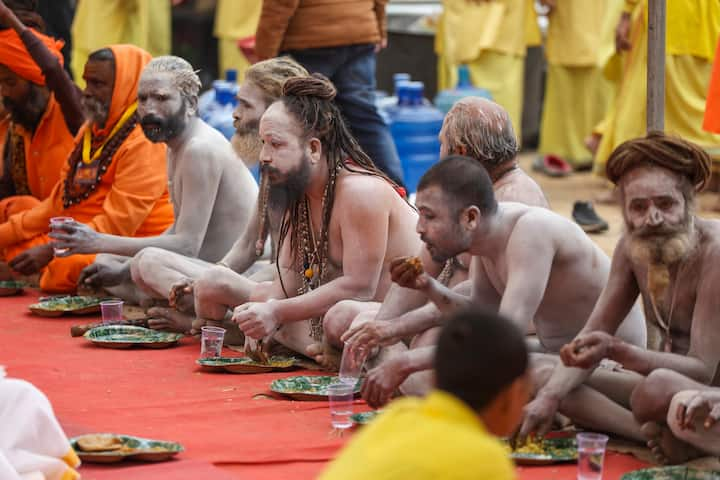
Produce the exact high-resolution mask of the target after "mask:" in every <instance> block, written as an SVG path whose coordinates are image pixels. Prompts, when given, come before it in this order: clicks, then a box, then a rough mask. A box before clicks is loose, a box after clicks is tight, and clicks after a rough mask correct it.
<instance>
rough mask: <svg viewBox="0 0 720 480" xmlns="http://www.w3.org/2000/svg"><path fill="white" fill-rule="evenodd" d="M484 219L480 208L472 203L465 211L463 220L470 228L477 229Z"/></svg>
mask: <svg viewBox="0 0 720 480" xmlns="http://www.w3.org/2000/svg"><path fill="white" fill-rule="evenodd" d="M481 219H482V213H480V209H479V208H478V207H476V206H475V205H471V206H469V207H467V208H466V209H465V211H464V212H463V222H464V223H465V226H466V227H467V229H468V230H475V229H476V228H477V226H478V224H479V223H480V220H481Z"/></svg>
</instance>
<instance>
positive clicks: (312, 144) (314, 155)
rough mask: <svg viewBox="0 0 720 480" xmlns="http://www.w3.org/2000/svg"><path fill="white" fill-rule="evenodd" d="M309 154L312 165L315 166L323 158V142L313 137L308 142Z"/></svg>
mask: <svg viewBox="0 0 720 480" xmlns="http://www.w3.org/2000/svg"><path fill="white" fill-rule="evenodd" d="M308 153H309V156H310V163H312V164H315V163H317V162H319V161H320V158H321V157H322V142H321V141H320V139H319V138H315V137H313V138H311V139H310V140H309V141H308Z"/></svg>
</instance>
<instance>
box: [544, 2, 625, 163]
mask: <svg viewBox="0 0 720 480" xmlns="http://www.w3.org/2000/svg"><path fill="white" fill-rule="evenodd" d="M613 3H614V5H613ZM612 7H614V8H612ZM621 7H622V3H620V2H617V1H614V2H613V0H573V1H572V2H568V1H560V2H558V3H557V5H556V7H555V8H554V9H553V10H552V11H551V13H550V16H549V26H548V30H547V43H546V48H545V53H546V55H547V60H548V72H547V81H546V84H545V98H544V100H543V110H542V112H543V113H542V121H541V126H540V146H539V147H538V150H539V151H540V153H542V154H554V155H559V156H561V157H563V158H565V160H567V161H568V162H569V163H570V164H571V165H572V166H573V167H581V166H585V165H590V164H591V163H592V156H591V154H590V152H589V151H588V149H587V148H586V147H585V143H584V139H585V137H587V136H588V135H589V134H590V133H591V132H592V131H593V128H594V127H595V126H596V125H597V124H598V123H599V122H600V121H601V120H602V119H603V117H604V116H605V112H606V111H607V109H608V108H609V106H610V102H611V100H612V94H613V87H612V84H611V83H610V82H608V81H607V80H606V79H605V78H604V77H603V74H602V70H601V68H600V65H602V62H603V56H604V55H605V53H606V52H605V51H604V49H603V47H604V44H605V43H606V40H605V37H606V35H607V28H606V27H607V25H608V24H610V23H611V22H612V23H614V24H617V21H618V19H619V17H620V8H621ZM598 19H600V20H601V21H598Z"/></svg>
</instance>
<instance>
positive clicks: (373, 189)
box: [336, 172, 400, 208]
mask: <svg viewBox="0 0 720 480" xmlns="http://www.w3.org/2000/svg"><path fill="white" fill-rule="evenodd" d="M336 195H337V197H336V198H337V200H338V201H339V202H342V203H352V204H357V205H366V206H372V207H373V208H377V207H381V206H385V208H389V207H390V205H391V204H390V203H389V202H388V199H390V198H392V197H393V196H394V197H398V198H400V196H399V194H398V193H397V192H396V191H395V189H394V188H393V186H392V185H391V184H390V183H389V182H388V181H387V180H385V179H384V178H382V177H378V176H376V175H369V174H363V173H353V172H349V173H344V174H341V175H339V176H338V179H337V185H336Z"/></svg>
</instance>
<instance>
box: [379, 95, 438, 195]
mask: <svg viewBox="0 0 720 480" xmlns="http://www.w3.org/2000/svg"><path fill="white" fill-rule="evenodd" d="M423 91H424V85H423V83H422V82H408V83H406V84H403V85H400V88H399V91H398V105H397V107H396V108H394V109H391V110H390V112H389V115H390V117H391V123H390V131H391V133H392V136H393V140H394V141H395V146H396V147H397V151H398V155H399V156H400V163H401V164H402V168H403V175H404V177H405V186H406V187H407V190H408V193H414V192H415V191H416V190H417V184H418V182H419V181H420V177H422V176H423V174H424V173H425V172H426V171H427V169H428V168H430V167H431V166H432V165H433V164H435V163H436V162H437V161H438V159H439V158H440V140H439V139H438V134H439V133H440V129H441V128H442V122H443V113H442V112H441V111H440V110H438V109H437V108H435V107H433V106H432V105H427V104H425V102H424V97H423Z"/></svg>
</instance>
